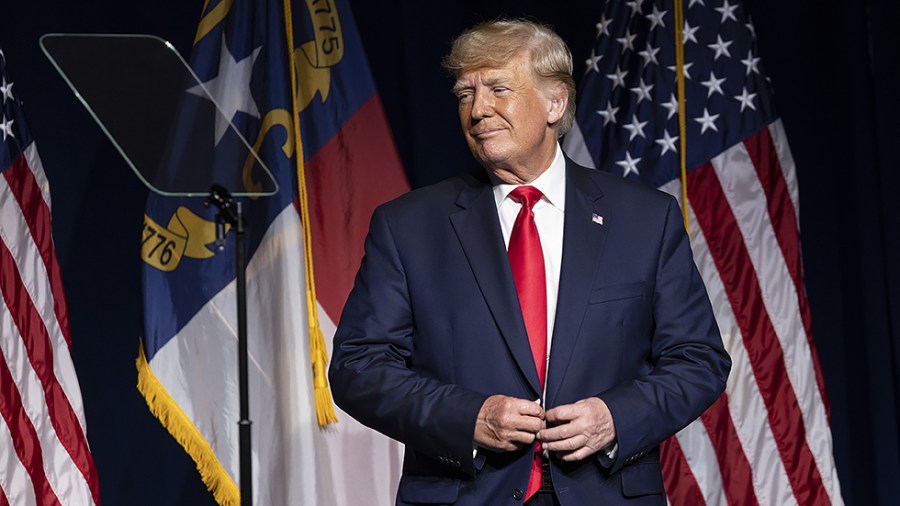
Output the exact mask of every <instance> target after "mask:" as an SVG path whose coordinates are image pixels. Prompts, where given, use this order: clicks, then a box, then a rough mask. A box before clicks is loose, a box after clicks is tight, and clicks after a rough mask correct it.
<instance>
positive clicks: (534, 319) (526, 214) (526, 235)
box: [507, 186, 547, 501]
mask: <svg viewBox="0 0 900 506" xmlns="http://www.w3.org/2000/svg"><path fill="white" fill-rule="evenodd" d="M542 195H543V194H542V193H541V191H540V190H538V189H537V188H535V187H533V186H520V187H518V188H516V189H515V190H513V191H512V192H511V193H510V194H509V197H510V198H511V199H513V200H515V201H516V202H519V203H520V204H522V208H521V209H520V210H519V215H518V216H516V223H515V225H513V229H512V234H511V235H510V236H509V247H508V248H507V254H508V255H509V265H510V266H511V267H512V273H513V279H514V280H515V282H516V292H518V295H519V305H520V306H521V308H522V317H523V318H524V319H525V330H526V331H527V332H528V342H529V343H531V355H532V357H533V358H534V365H535V367H536V368H537V373H538V379H539V380H540V382H541V388H543V387H544V377H545V376H546V370H547V367H546V360H547V278H546V276H545V274H544V252H543V249H542V248H541V238H540V236H539V235H538V231H537V226H536V225H535V223H534V210H533V206H534V204H535V203H536V202H537V201H538V200H540V199H541V196H542ZM541 463H542V457H541V443H540V442H538V443H537V445H536V446H535V455H534V462H533V463H532V466H531V475H530V476H529V478H528V490H527V491H526V492H525V500H526V501H527V500H528V499H530V498H531V496H533V495H534V494H535V493H536V492H537V491H538V489H540V488H541Z"/></svg>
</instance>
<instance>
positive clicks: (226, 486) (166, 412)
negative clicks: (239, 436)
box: [135, 339, 241, 506]
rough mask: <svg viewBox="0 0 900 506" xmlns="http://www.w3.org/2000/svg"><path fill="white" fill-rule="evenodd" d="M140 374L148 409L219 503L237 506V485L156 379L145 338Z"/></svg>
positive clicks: (139, 356) (238, 502) (141, 390)
mask: <svg viewBox="0 0 900 506" xmlns="http://www.w3.org/2000/svg"><path fill="white" fill-rule="evenodd" d="M135 365H136V366H137V371H138V384H137V387H138V390H139V391H140V392H141V394H142V395H143V396H144V400H146V401H147V407H149V408H150V412H151V413H153V416H155V417H156V418H158V419H159V421H160V423H162V425H163V427H165V428H166V430H168V431H169V434H171V435H172V437H174V438H175V440H176V441H178V444H180V445H181V446H182V447H183V448H184V451H186V452H187V454H188V455H190V456H191V458H192V459H193V460H194V463H195V464H197V470H198V471H199V472H200V478H201V479H202V480H203V483H204V484H205V485H206V488H207V489H209V491H210V492H212V494H213V497H214V498H215V500H216V502H217V503H219V504H221V505H222V506H231V505H234V506H237V505H238V504H240V503H241V493H240V491H239V490H238V486H237V484H236V483H235V482H234V480H232V479H231V476H230V475H229V474H228V472H227V471H226V470H225V467H224V466H222V463H221V462H219V459H218V458H217V457H216V453H215V452H214V451H213V449H212V447H211V446H210V445H209V442H207V441H206V439H205V438H204V437H203V435H202V434H201V433H200V431H199V430H198V429H197V427H196V426H195V425H194V424H193V423H191V419H190V418H188V416H187V415H186V414H185V412H184V411H182V409H181V408H180V407H179V406H178V403H177V402H175V399H173V398H172V396H171V395H169V392H168V391H166V387H164V386H163V385H162V383H160V382H159V380H158V379H156V376H155V375H154V374H153V371H152V370H151V369H150V364H149V363H148V362H147V356H146V355H144V343H143V339H141V343H140V346H139V347H138V358H137V360H136V364H135Z"/></svg>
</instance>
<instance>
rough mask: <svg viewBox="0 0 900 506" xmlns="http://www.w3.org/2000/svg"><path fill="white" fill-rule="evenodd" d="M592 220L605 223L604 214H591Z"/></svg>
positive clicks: (601, 223) (598, 223) (600, 223)
mask: <svg viewBox="0 0 900 506" xmlns="http://www.w3.org/2000/svg"><path fill="white" fill-rule="evenodd" d="M591 221H593V222H594V223H596V224H597V225H603V216H600V215H599V214H597V213H594V214H592V215H591Z"/></svg>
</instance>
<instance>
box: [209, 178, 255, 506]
mask: <svg viewBox="0 0 900 506" xmlns="http://www.w3.org/2000/svg"><path fill="white" fill-rule="evenodd" d="M210 204H214V205H215V206H216V207H217V208H218V209H219V213H218V214H217V215H216V224H217V227H216V236H217V237H216V243H217V244H218V245H219V247H220V248H223V247H224V245H225V223H228V224H230V225H231V226H232V227H234V247H235V253H234V270H235V276H236V280H235V282H236V283H237V325H238V386H239V389H240V420H238V438H239V439H238V451H239V455H240V466H241V467H240V472H241V476H240V487H241V506H251V505H252V504H253V468H252V459H251V455H250V448H251V445H250V425H251V422H250V394H249V387H248V377H249V375H248V373H247V277H246V274H247V273H246V259H245V250H244V216H243V213H242V209H241V203H240V202H235V201H234V199H233V198H232V197H231V194H230V193H229V192H228V190H226V189H225V188H224V187H222V186H219V185H213V186H212V188H210V190H209V197H207V199H206V205H207V206H208V205H210Z"/></svg>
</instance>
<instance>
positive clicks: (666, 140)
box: [654, 130, 678, 156]
mask: <svg viewBox="0 0 900 506" xmlns="http://www.w3.org/2000/svg"><path fill="white" fill-rule="evenodd" d="M677 140H678V136H677V135H676V136H675V137H672V136H670V135H669V132H668V130H663V138H662V139H656V140H655V141H654V142H656V143H657V144H659V145H660V146H661V147H662V152H661V153H660V154H659V156H662V155H664V154H666V153H667V152H669V151H671V152H673V153H677V152H678V149H676V148H675V141H677Z"/></svg>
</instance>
